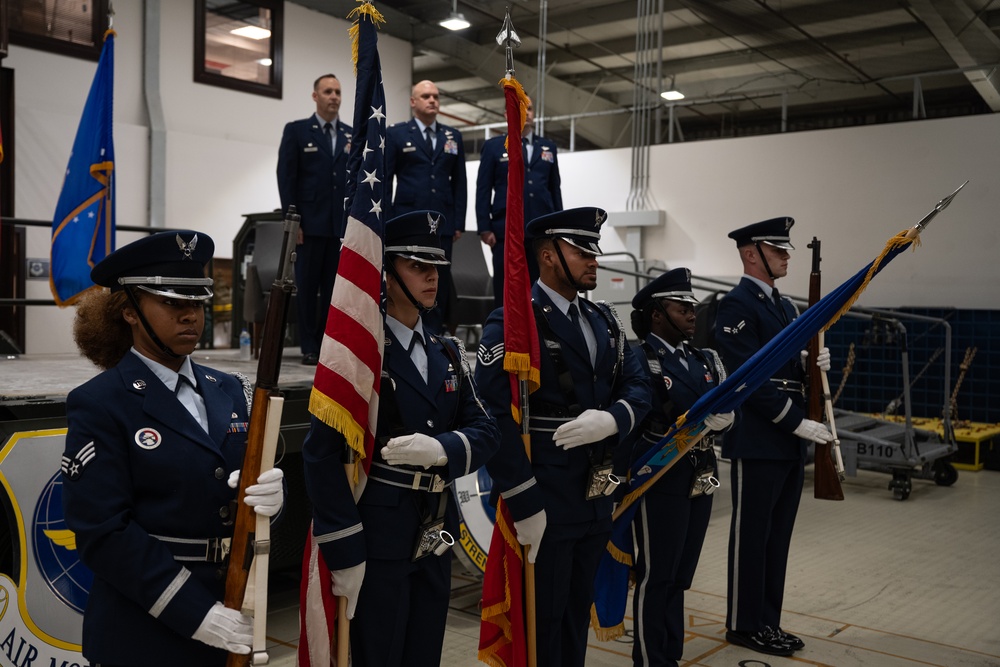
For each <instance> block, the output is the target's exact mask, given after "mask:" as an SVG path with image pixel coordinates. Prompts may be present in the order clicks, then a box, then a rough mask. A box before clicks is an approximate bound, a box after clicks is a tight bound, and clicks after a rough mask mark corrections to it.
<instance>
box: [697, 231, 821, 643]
mask: <svg viewBox="0 0 1000 667" xmlns="http://www.w3.org/2000/svg"><path fill="white" fill-rule="evenodd" d="M794 222H795V221H794V220H792V218H788V217H782V218H772V219H770V220H764V221H762V222H758V223H754V224H752V225H748V226H746V227H742V228H740V229H737V230H736V231H733V232H731V233H730V234H729V238H731V239H733V240H734V241H736V246H737V248H738V249H739V253H740V258H741V260H742V261H743V278H742V279H741V280H740V282H739V284H738V285H737V286H736V287H735V288H733V290H732V291H731V292H729V294H727V295H726V296H725V297H724V298H723V299H722V300H721V301H720V302H719V309H718V313H717V315H716V321H715V340H716V344H717V345H718V348H719V353H720V354H721V355H722V360H723V362H725V364H726V368H729V369H736V368H739V367H740V366H741V365H742V364H743V363H744V362H746V361H747V360H748V359H749V358H750V357H751V356H753V355H754V353H756V352H757V350H759V349H760V348H761V347H763V346H764V345H765V344H766V343H767V342H768V341H769V340H771V339H772V338H774V337H775V336H776V335H777V334H778V333H779V332H780V331H781V330H782V329H783V328H784V327H786V326H787V325H788V323H789V322H791V321H792V320H793V319H795V317H796V315H797V312H796V309H795V306H794V305H793V304H792V303H791V301H789V300H788V299H786V298H784V297H781V296H780V294H779V293H778V290H777V289H776V288H775V285H774V283H775V281H776V280H777V279H779V278H783V277H784V276H785V275H787V273H788V259H789V253H788V251H789V250H794V247H793V246H792V244H791V238H790V236H789V232H790V230H791V228H792V225H793V224H794ZM829 356H830V353H829V350H826V349H825V348H824V349H823V350H821V352H820V355H819V356H818V357H817V359H816V363H817V364H818V365H819V366H820V367H821V368H826V369H829ZM803 359H804V357H803ZM804 381H805V368H804V366H803V360H802V359H800V358H793V359H789V360H788V362H787V363H786V364H785V365H784V366H782V367H781V368H780V369H779V370H778V371H777V372H776V373H775V376H774V377H773V378H771V381H770V382H765V383H764V384H763V385H762V386H761V387H760V388H759V389H757V390H756V391H754V392H753V393H752V394H751V395H750V397H749V398H748V399H747V400H746V402H745V403H743V408H742V411H741V419H740V421H739V422H738V423H736V424H735V425H734V426H733V428H732V430H730V431H729V432H728V433H726V435H725V436H724V438H723V443H722V455H723V456H724V457H725V458H728V459H731V460H732V468H731V473H730V474H731V481H732V496H733V515H732V525H731V527H730V533H729V584H728V587H729V605H728V609H727V613H726V628H728V631H727V632H726V639H727V640H728V641H729V642H731V643H734V644H739V645H741V646H745V647H747V648H750V649H752V650H754V651H758V652H760V653H768V654H772V655H791V654H792V653H793V652H794V651H796V650H799V649H801V648H802V647H803V646H804V644H803V642H802V640H801V639H799V638H798V637H796V636H795V635H792V634H790V633H788V632H786V631H784V630H783V629H782V628H781V603H782V598H783V596H784V590H785V570H786V566H787V563H788V547H789V543H790V541H791V538H792V528H793V526H794V524H795V515H796V513H797V511H798V507H799V499H800V497H801V495H802V482H803V466H804V464H805V456H806V443H805V442H804V440H803V439H806V440H813V441H815V442H829V441H831V440H833V436H832V435H831V434H830V432H829V431H828V430H827V429H826V427H825V426H823V425H822V424H820V423H818V422H815V421H812V420H810V419H806V418H805V397H804V396H805V392H804V385H803V383H804Z"/></svg>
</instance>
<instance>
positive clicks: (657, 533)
mask: <svg viewBox="0 0 1000 667" xmlns="http://www.w3.org/2000/svg"><path fill="white" fill-rule="evenodd" d="M645 344H646V345H647V346H648V351H649V352H650V353H651V354H653V355H654V359H656V361H657V362H658V364H659V369H657V372H653V370H651V369H650V363H649V361H648V358H647V350H646V349H643V348H642V346H640V345H636V346H635V347H634V348H633V349H634V352H635V356H636V358H637V359H638V360H639V363H640V364H641V365H642V368H643V370H644V371H645V372H646V374H647V375H648V377H649V381H650V384H651V386H652V392H651V393H652V397H653V398H652V408H651V409H650V411H649V414H648V415H647V417H646V419H645V421H643V425H642V429H641V431H642V433H641V435H639V436H638V437H637V438H636V439H635V444H634V445H633V447H632V460H633V461H634V460H635V459H637V458H639V457H640V456H641V455H642V454H644V453H645V452H647V451H649V450H650V449H651V448H653V447H654V446H655V445H656V444H657V443H658V442H659V441H660V439H661V438H662V437H663V435H664V433H666V431H667V429H669V428H670V426H671V425H672V424H673V423H674V422H675V421H676V420H677V418H678V417H680V416H681V415H682V414H683V413H684V412H686V411H687V410H689V409H690V408H691V406H692V405H694V404H695V402H696V401H697V400H698V399H699V398H701V396H702V395H703V394H705V393H706V392H707V391H708V390H710V389H712V388H713V387H715V386H716V385H717V384H718V382H719V380H720V374H719V372H718V370H717V368H716V361H715V359H716V356H715V355H714V354H713V353H712V351H711V350H697V351H694V352H692V354H691V355H689V356H688V358H687V360H688V364H689V367H690V365H691V364H693V365H694V366H693V368H694V371H693V372H692V371H691V370H689V369H688V368H685V367H684V366H683V365H682V364H681V362H680V360H678V359H677V357H676V356H675V355H674V354H671V353H670V351H669V350H668V349H667V348H666V346H665V345H664V344H663V342H662V341H660V339H659V338H657V337H656V336H654V335H652V334H650V335H649V336H647V337H646V340H645ZM688 349H690V348H688ZM668 385H669V386H668ZM702 470H716V461H715V452H714V451H713V450H711V449H706V450H695V449H692V450H691V451H689V452H688V453H687V454H686V455H685V456H684V457H683V459H681V460H680V461H678V462H677V463H675V464H674V466H673V467H671V468H670V469H669V470H668V471H667V472H666V473H665V474H664V475H663V477H662V478H660V480H659V481H657V482H656V484H654V485H653V486H652V488H650V489H649V491H647V492H646V493H645V494H643V496H642V499H641V500H640V501H639V509H638V510H637V511H636V515H635V519H634V523H633V535H634V536H635V556H636V560H635V581H636V586H635V592H634V596H633V604H632V610H633V618H634V619H635V621H634V633H635V640H636V641H635V642H634V643H633V645H632V663H633V664H634V665H674V666H675V667H676V665H677V662H678V661H679V660H680V659H681V655H682V654H683V650H684V591H686V590H687V589H688V588H690V587H691V581H692V579H693V578H694V573H695V569H696V568H697V567H698V558H699V556H700V555H701V547H702V544H703V543H704V541H705V533H706V532H707V531H708V520H709V518H710V516H711V512H712V496H711V495H701V496H698V497H696V498H690V497H689V494H690V492H691V486H692V484H693V483H694V480H695V477H696V472H697V471H702Z"/></svg>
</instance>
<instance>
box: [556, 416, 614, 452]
mask: <svg viewBox="0 0 1000 667" xmlns="http://www.w3.org/2000/svg"><path fill="white" fill-rule="evenodd" d="M617 432H618V422H616V421H615V418H614V417H613V416H611V413H610V412H605V411H604V410H584V411H583V413H582V414H581V415H580V416H579V417H577V418H576V419H574V420H573V421H571V422H566V423H565V424H563V425H562V426H560V427H559V428H557V429H556V432H555V433H553V434H552V440H553V442H555V443H556V446H557V447H563V448H565V449H572V448H573V447H579V446H580V445H586V444H588V443H591V442H598V441H600V440H604V439H605V438H607V437H608V436H610V435H614V434H615V433H617Z"/></svg>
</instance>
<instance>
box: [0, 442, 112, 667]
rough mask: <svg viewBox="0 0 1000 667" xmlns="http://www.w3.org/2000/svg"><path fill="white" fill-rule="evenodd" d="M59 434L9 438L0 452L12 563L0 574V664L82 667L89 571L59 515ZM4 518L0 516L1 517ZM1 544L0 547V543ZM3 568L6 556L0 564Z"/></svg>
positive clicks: (2, 526)
mask: <svg viewBox="0 0 1000 667" xmlns="http://www.w3.org/2000/svg"><path fill="white" fill-rule="evenodd" d="M65 441H66V429H52V430H44V431H26V432H21V433H15V434H14V435H12V436H11V437H10V439H9V440H7V442H6V443H4V444H3V447H2V449H0V487H2V488H0V492H2V493H3V494H4V495H5V496H6V500H7V502H6V505H7V508H6V509H7V512H6V514H7V516H6V517H5V518H6V521H2V520H0V531H2V532H6V533H8V534H6V535H4V534H2V532H0V541H2V540H3V538H6V539H8V540H9V545H10V548H11V549H12V550H13V559H12V563H10V566H9V567H4V570H12V571H10V572H8V571H2V572H0V667H84V666H85V665H87V661H86V660H85V659H84V658H83V656H81V655H80V640H81V634H82V629H83V610H84V608H85V607H86V603H87V596H88V594H89V592H90V585H91V583H92V581H93V574H92V573H91V572H90V570H89V569H88V568H86V567H85V566H84V565H83V564H82V563H81V562H80V559H79V558H78V556H77V552H76V539H75V536H74V535H73V533H72V532H70V530H69V529H68V528H67V527H66V522H65V520H64V518H63V511H62V477H61V474H60V470H59V465H60V459H61V456H62V452H63V448H64V445H65ZM3 518H4V517H3V516H2V514H0V519H3ZM0 543H2V542H0ZM0 563H3V564H4V565H7V563H8V561H7V559H3V560H0Z"/></svg>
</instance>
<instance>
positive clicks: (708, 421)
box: [705, 412, 736, 431]
mask: <svg viewBox="0 0 1000 667" xmlns="http://www.w3.org/2000/svg"><path fill="white" fill-rule="evenodd" d="M735 420H736V414H735V413H733V412H720V413H717V414H711V415H709V416H707V417H705V426H707V427H708V428H709V429H711V430H712V431H724V430H726V429H727V428H729V425H730V424H732V423H733V422H734V421H735Z"/></svg>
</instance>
